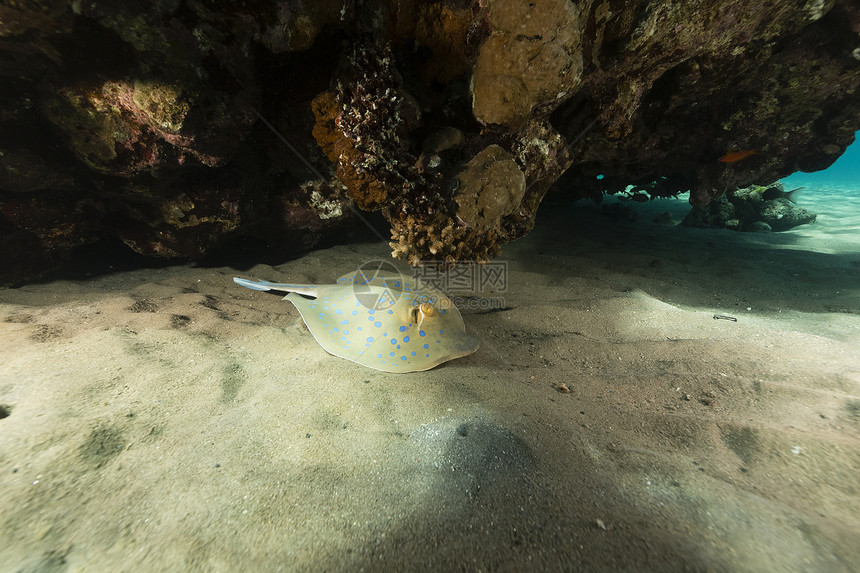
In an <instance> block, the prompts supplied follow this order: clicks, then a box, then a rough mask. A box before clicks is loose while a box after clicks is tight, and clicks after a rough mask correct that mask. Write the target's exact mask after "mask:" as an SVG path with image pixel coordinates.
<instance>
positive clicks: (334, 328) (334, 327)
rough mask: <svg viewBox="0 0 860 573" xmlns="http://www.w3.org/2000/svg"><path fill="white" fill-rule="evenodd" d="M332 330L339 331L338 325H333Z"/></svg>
mask: <svg viewBox="0 0 860 573" xmlns="http://www.w3.org/2000/svg"><path fill="white" fill-rule="evenodd" d="M331 331H332V332H339V329H338V328H337V327H336V326H332V327H331Z"/></svg>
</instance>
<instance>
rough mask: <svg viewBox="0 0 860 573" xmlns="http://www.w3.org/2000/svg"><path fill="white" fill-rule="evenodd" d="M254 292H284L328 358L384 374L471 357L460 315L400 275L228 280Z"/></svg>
mask: <svg viewBox="0 0 860 573" xmlns="http://www.w3.org/2000/svg"><path fill="white" fill-rule="evenodd" d="M233 280H234V281H235V282H236V283H237V284H240V285H242V286H244V287H248V288H250V289H253V290H259V291H281V292H287V293H289V294H287V295H286V296H285V297H284V299H285V300H289V301H290V302H291V303H293V304H294V305H295V307H296V308H297V309H298V311H299V313H300V314H301V315H302V319H304V321H305V324H306V325H307V327H308V330H310V331H311V334H312V335H313V337H314V338H315V339H316V341H317V342H318V343H319V344H320V346H322V347H323V348H324V349H325V350H326V351H327V352H329V353H330V354H334V355H335V356H339V357H341V358H346V359H347V360H351V361H353V362H358V363H359V364H363V365H364V366H368V367H370V368H374V369H376V370H382V371H384V372H417V371H420V370H429V369H430V368H433V367H434V366H438V365H439V364H442V363H443V362H447V361H449V360H453V359H455V358H460V357H462V356H467V355H469V354H472V353H473V352H475V351H476V350H477V349H478V345H479V344H480V341H479V339H478V338H476V337H474V336H472V335H470V334H467V333H466V329H465V326H464V324H463V317H462V316H460V311H459V310H457V307H456V306H454V304H453V302H451V299H449V298H448V297H447V296H446V295H445V294H444V293H443V292H442V291H440V290H439V289H437V288H434V287H432V286H430V285H424V284H419V283H418V282H417V281H409V280H404V279H403V278H402V277H400V276H396V277H395V276H375V277H373V278H372V279H368V278H366V277H365V276H364V275H363V274H361V273H354V274H348V275H344V276H342V277H341V278H339V279H338V284H334V285H300V284H283V283H270V282H267V281H256V280H248V279H240V278H233Z"/></svg>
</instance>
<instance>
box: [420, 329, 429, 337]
mask: <svg viewBox="0 0 860 573" xmlns="http://www.w3.org/2000/svg"><path fill="white" fill-rule="evenodd" d="M418 334H420V335H421V336H427V333H426V332H424V331H423V330H419V331H418Z"/></svg>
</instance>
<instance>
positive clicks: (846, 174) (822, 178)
mask: <svg viewBox="0 0 860 573" xmlns="http://www.w3.org/2000/svg"><path fill="white" fill-rule="evenodd" d="M858 135H860V131H858V132H857V133H855V134H854V138H855V139H854V143H852V144H851V145H849V146H848V149H846V150H845V153H843V154H842V155H841V156H840V157H839V159H837V160H836V161H835V162H834V163H833V165H831V166H830V167H828V168H827V169H825V170H823V171H816V172H814V173H803V172H800V171H798V172H797V173H794V174H793V175H791V176H790V177H786V178H784V179H782V182H783V184H784V185H785V186H786V187H788V188H792V187H801V186H811V185H826V186H840V187H849V188H855V189H856V188H860V141H858V139H860V138H858Z"/></svg>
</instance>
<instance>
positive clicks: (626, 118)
mask: <svg viewBox="0 0 860 573" xmlns="http://www.w3.org/2000/svg"><path fill="white" fill-rule="evenodd" d="M858 33H860V6H858V4H857V3H856V2H854V1H853V0H821V1H818V0H816V1H813V0H809V1H808V2H777V1H766V2H761V1H756V2H753V1H751V0H736V1H723V2H696V3H691V2H684V3H678V2H671V1H669V0H653V1H633V2H630V1H621V0H585V1H582V2H571V1H569V0H535V1H533V2H514V1H511V0H439V1H429V2H416V1H415V0H370V1H365V2H357V1H355V0H346V1H343V0H338V1H337V2H334V1H328V0H315V1H310V0H291V1H275V0H261V1H258V2H250V3H248V2H226V3H222V4H217V3H211V2H200V1H198V0H163V1H159V2H147V3H128V2H120V3H110V2H104V1H101V0H95V1H92V2H85V3H81V2H66V1H63V0H46V1H44V2H39V3H20V2H15V3H6V4H4V5H3V6H0V82H2V89H0V249H2V251H0V252H2V253H3V254H2V255H0V257H2V259H0V268H2V272H4V273H6V275H7V276H6V279H4V280H9V279H10V277H14V276H27V275H32V274H34V273H37V272H39V271H41V270H43V269H44V268H46V267H47V266H49V265H50V264H51V263H52V262H53V261H56V260H58V259H59V258H61V257H62V256H63V255H64V254H65V253H67V252H68V251H69V249H71V248H73V247H75V246H78V245H83V244H87V243H91V242H93V241H96V240H99V239H101V238H105V237H111V238H114V239H118V240H121V241H123V242H124V243H125V244H127V245H128V246H130V247H131V248H132V249H134V250H135V251H137V252H139V253H143V254H147V255H157V256H162V257H194V258H197V257H200V256H202V255H204V254H205V253H207V252H208V251H210V250H211V249H212V248H213V247H215V246H217V245H219V244H222V243H224V242H225V241H228V240H230V239H231V238H235V237H239V236H253V237H256V238H258V239H260V240H263V241H267V242H269V243H271V244H277V245H295V248H296V249H302V248H307V247H309V246H311V245H314V244H316V243H317V242H318V241H320V240H322V239H324V238H326V237H334V236H342V234H343V233H344V232H346V230H347V229H349V228H354V227H355V226H356V225H359V222H358V217H357V216H356V213H357V212H358V210H368V211H380V212H381V213H382V214H383V215H384V216H385V217H386V218H387V220H388V222H389V224H390V226H391V235H392V239H393V241H392V248H393V252H394V254H395V255H396V256H399V257H405V258H407V259H408V260H409V261H410V262H411V263H418V262H420V261H422V260H436V261H452V260H457V259H477V260H486V259H487V258H488V257H491V256H494V255H496V254H497V253H498V252H499V246H500V245H501V244H503V243H505V242H508V241H511V240H513V239H515V238H517V237H519V236H522V235H523V234H525V233H527V232H528V231H529V230H530V229H531V228H532V225H533V224H534V217H535V213H536V211H537V208H538V206H539V204H540V202H541V200H542V198H543V197H544V195H545V193H546V192H547V190H548V189H549V187H550V186H552V185H553V184H557V186H558V187H559V188H560V189H561V190H562V191H563V192H565V193H567V194H568V195H570V196H571V197H598V196H600V195H602V194H603V193H616V192H619V191H622V190H624V189H625V188H626V187H627V186H628V185H629V184H634V185H636V186H637V188H636V189H637V193H645V194H648V195H650V196H659V197H665V196H673V195H676V194H678V193H680V192H683V191H687V190H690V191H691V201H692V202H693V203H694V204H695V205H705V204H707V203H708V202H709V201H711V200H712V199H713V198H715V197H720V196H721V195H723V194H724V193H726V192H728V191H732V190H734V189H736V188H740V187H746V186H749V185H750V184H763V183H767V182H770V181H774V180H777V179H779V178H780V177H784V176H786V175H788V174H790V173H792V172H794V171H796V170H804V171H812V170H818V169H823V168H826V167H827V166H829V165H830V164H831V163H832V162H833V161H834V160H835V159H836V158H837V157H838V156H839V155H840V154H841V153H842V151H844V149H845V148H846V147H847V146H848V145H849V144H850V143H851V142H852V140H853V137H854V135H853V134H854V131H855V130H857V129H858V128H860V100H858V98H857V93H858V91H857V90H858V89H860V64H858V61H860V48H858V45H857V37H858ZM270 127H271V129H269V128H270ZM273 131H277V132H278V133H279V134H281V135H282V136H283V138H284V139H285V140H286V142H287V144H286V145H285V144H284V142H283V141H282V140H281V139H280V136H279V135H276V134H275V133H273ZM290 148H292V150H291V149H290ZM488 150H491V151H488ZM744 151H750V152H752V151H754V152H755V153H737V152H744ZM480 173H484V175H486V176H487V177H489V178H490V180H491V181H490V182H486V184H479V180H480V177H481V175H480ZM562 174H564V175H563V176H562ZM506 180H507V182H506Z"/></svg>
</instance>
